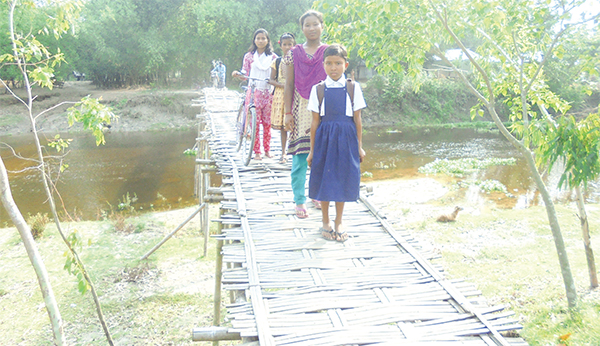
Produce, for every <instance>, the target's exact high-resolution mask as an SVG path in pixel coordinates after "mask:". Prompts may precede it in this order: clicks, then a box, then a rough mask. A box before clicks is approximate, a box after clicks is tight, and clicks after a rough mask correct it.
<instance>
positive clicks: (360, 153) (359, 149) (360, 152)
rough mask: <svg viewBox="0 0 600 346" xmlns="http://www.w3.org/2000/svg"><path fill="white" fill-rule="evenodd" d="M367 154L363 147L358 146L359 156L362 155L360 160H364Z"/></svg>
mask: <svg viewBox="0 0 600 346" xmlns="http://www.w3.org/2000/svg"><path fill="white" fill-rule="evenodd" d="M365 156H367V153H366V152H365V150H364V149H363V148H362V147H361V148H358V157H360V162H363V160H364V158H365Z"/></svg>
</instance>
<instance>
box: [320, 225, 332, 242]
mask: <svg viewBox="0 0 600 346" xmlns="http://www.w3.org/2000/svg"><path fill="white" fill-rule="evenodd" d="M319 231H320V232H321V236H322V237H323V238H325V239H327V240H336V237H335V231H334V230H333V228H332V229H329V230H328V229H325V228H323V227H321V228H319Z"/></svg>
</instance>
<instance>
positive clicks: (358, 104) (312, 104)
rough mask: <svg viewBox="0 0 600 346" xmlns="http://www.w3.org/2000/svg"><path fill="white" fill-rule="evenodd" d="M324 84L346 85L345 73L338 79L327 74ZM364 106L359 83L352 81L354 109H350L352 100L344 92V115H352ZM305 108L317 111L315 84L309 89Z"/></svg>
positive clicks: (323, 110) (334, 86) (317, 102)
mask: <svg viewBox="0 0 600 346" xmlns="http://www.w3.org/2000/svg"><path fill="white" fill-rule="evenodd" d="M325 86H326V87H328V88H343V87H344V86H346V75H345V74H342V76H341V77H340V79H338V80H337V81H335V80H333V79H331V77H329V76H327V78H325ZM366 107H367V103H366V102H365V98H364V97H363V92H362V89H361V88H360V84H359V83H358V82H354V110H353V109H352V100H350V95H349V94H348V93H346V116H349V117H352V116H353V115H354V111H357V110H359V109H363V108H366ZM306 108H307V109H308V110H309V111H311V112H315V113H318V112H319V97H318V96H317V85H313V87H312V89H311V90H310V96H309V98H308V107H306ZM324 115H325V96H323V104H322V105H321V116H324Z"/></svg>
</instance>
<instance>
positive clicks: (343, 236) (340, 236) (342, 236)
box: [332, 226, 348, 243]
mask: <svg viewBox="0 0 600 346" xmlns="http://www.w3.org/2000/svg"><path fill="white" fill-rule="evenodd" d="M339 228H340V227H339V226H338V229H339ZM332 232H333V237H334V238H333V239H334V240H335V241H339V242H340V243H343V242H345V241H346V240H348V233H346V231H344V229H343V228H342V230H341V231H339V230H332Z"/></svg>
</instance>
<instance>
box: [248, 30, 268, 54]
mask: <svg viewBox="0 0 600 346" xmlns="http://www.w3.org/2000/svg"><path fill="white" fill-rule="evenodd" d="M258 34H265V36H267V46H266V47H265V55H271V54H272V53H273V46H272V45H271V37H269V32H268V31H267V30H265V29H256V31H255V32H254V35H252V44H251V45H250V48H248V51H249V52H250V53H254V52H256V50H257V49H258V47H257V46H256V43H254V41H255V40H256V36H258Z"/></svg>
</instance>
